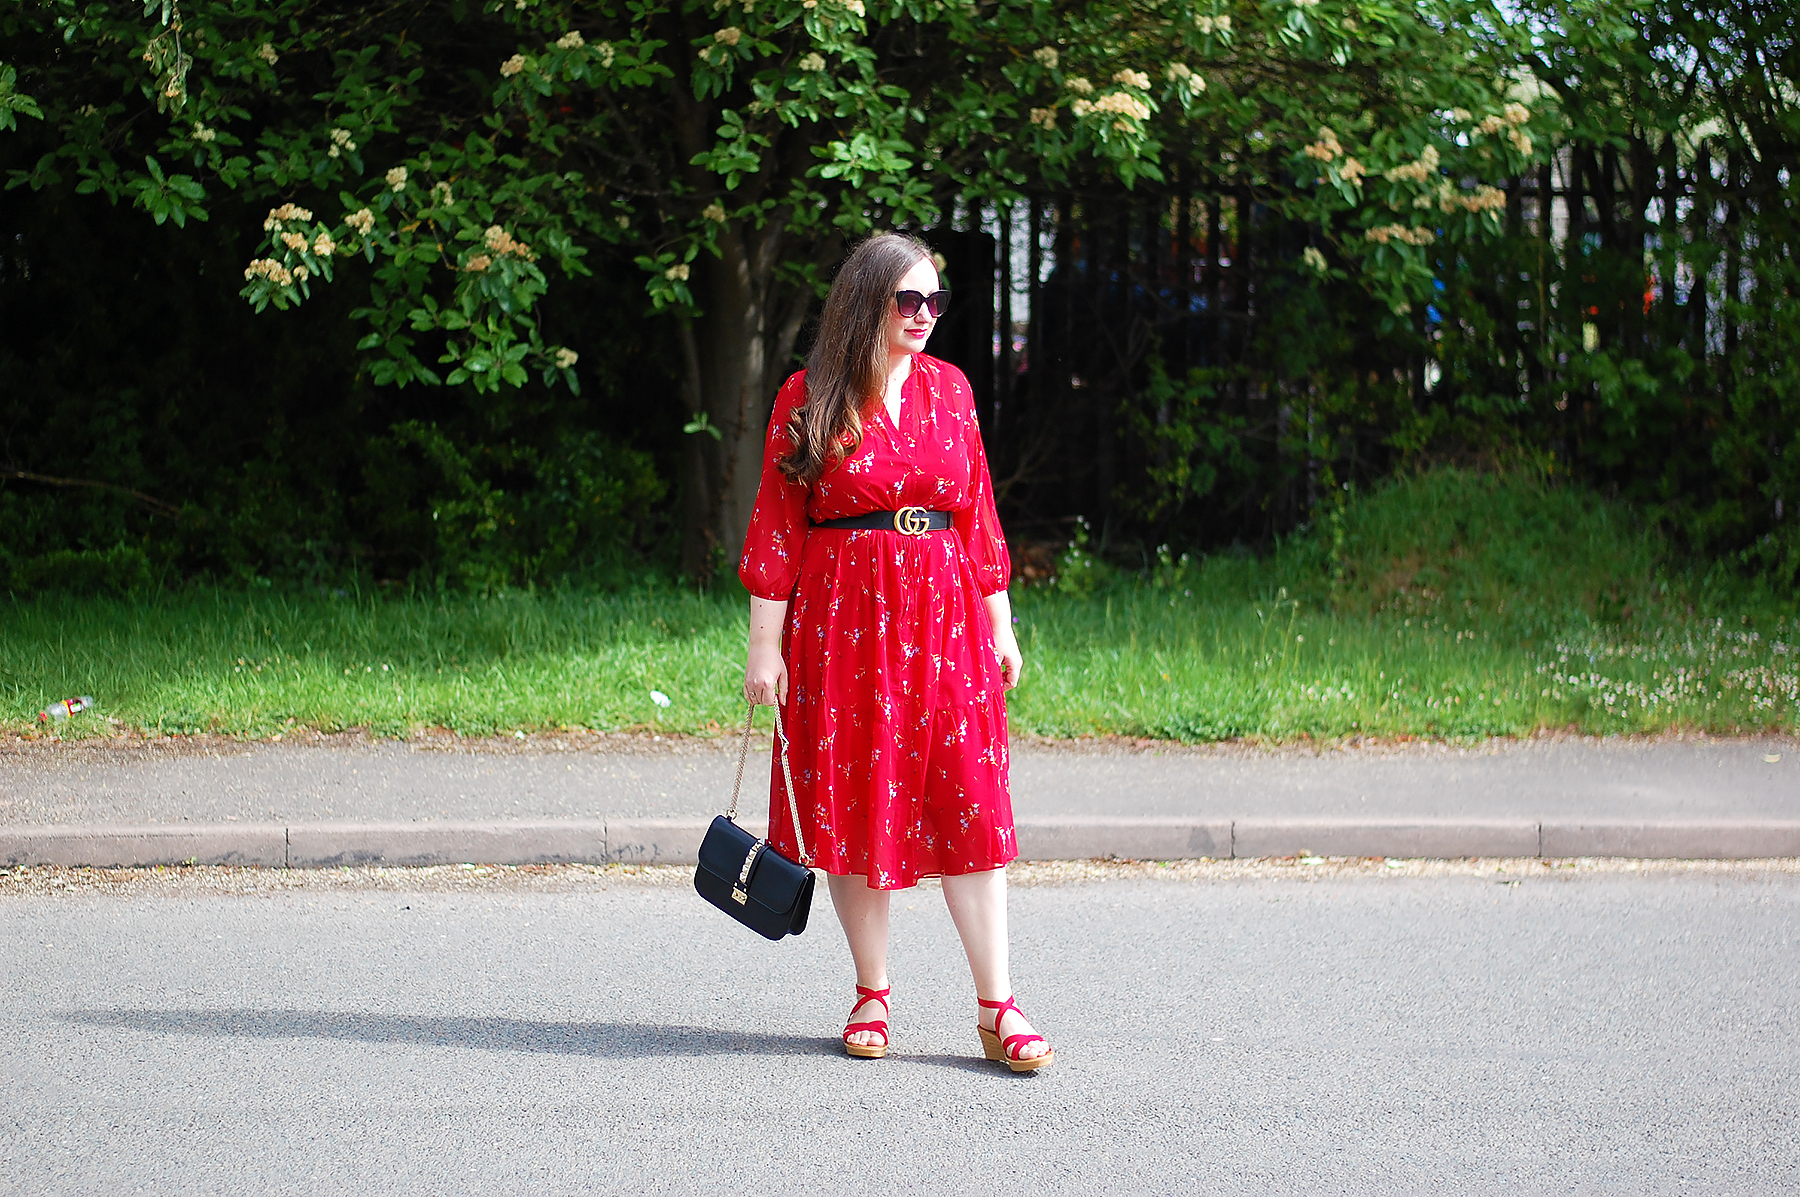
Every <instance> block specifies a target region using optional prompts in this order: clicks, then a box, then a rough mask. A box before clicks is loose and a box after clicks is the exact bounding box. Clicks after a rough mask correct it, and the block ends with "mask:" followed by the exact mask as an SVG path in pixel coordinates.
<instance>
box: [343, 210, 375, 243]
mask: <svg viewBox="0 0 1800 1197" xmlns="http://www.w3.org/2000/svg"><path fill="white" fill-rule="evenodd" d="M344 223H345V224H347V225H349V226H350V227H351V228H352V229H354V230H355V231H356V232H358V233H361V234H362V235H363V236H365V237H367V236H368V235H369V230H370V229H373V228H374V227H375V213H373V212H371V211H369V210H368V209H367V208H358V209H357V210H356V211H354V212H352V213H350V215H348V216H346V217H344Z"/></svg>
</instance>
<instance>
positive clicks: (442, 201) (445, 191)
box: [431, 182, 456, 208]
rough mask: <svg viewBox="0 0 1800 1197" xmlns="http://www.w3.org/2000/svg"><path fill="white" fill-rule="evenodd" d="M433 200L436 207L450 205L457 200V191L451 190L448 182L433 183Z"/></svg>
mask: <svg viewBox="0 0 1800 1197" xmlns="http://www.w3.org/2000/svg"><path fill="white" fill-rule="evenodd" d="M431 202H432V204H433V205H434V206H436V207H440V208H443V207H448V206H449V205H451V204H454V203H455V202H456V193H455V192H453V191H451V190H450V184H448V183H441V182H440V183H433V184H432V185H431Z"/></svg>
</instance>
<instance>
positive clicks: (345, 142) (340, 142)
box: [325, 129, 356, 158]
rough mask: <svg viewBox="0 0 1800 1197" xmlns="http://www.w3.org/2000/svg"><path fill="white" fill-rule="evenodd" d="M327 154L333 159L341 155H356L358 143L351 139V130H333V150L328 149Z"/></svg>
mask: <svg viewBox="0 0 1800 1197" xmlns="http://www.w3.org/2000/svg"><path fill="white" fill-rule="evenodd" d="M325 152H326V154H328V155H330V156H331V157H333V158H336V157H337V156H338V155H339V154H354V153H356V142H355V140H354V139H352V138H351V136H350V130H348V129H333V130H332V131H331V148H329V149H327V150H326V151H325Z"/></svg>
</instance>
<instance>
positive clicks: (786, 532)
mask: <svg viewBox="0 0 1800 1197" xmlns="http://www.w3.org/2000/svg"><path fill="white" fill-rule="evenodd" d="M805 380H806V371H804V370H802V371H800V373H798V374H796V375H794V376H793V377H792V378H790V379H788V380H787V381H786V382H785V383H783V384H782V386H781V391H780V393H779V394H777V395H776V397H775V410H774V412H773V413H772V414H771V415H770V417H769V435H768V438H767V440H765V441H764V443H763V464H762V482H761V483H760V484H759V485H758V486H757V490H756V506H755V508H753V509H752V510H751V512H750V529H749V531H748V532H747V533H745V535H744V555H743V557H742V558H741V559H740V560H739V561H738V577H739V578H740V579H742V581H743V583H744V587H745V589H747V590H749V591H750V593H751V594H754V595H755V596H756V597H758V598H765V599H774V600H776V601H777V602H786V601H787V600H788V599H789V598H791V597H793V594H794V584H795V583H796V582H798V581H799V579H800V551H801V549H802V548H804V547H805V545H806V522H807V521H806V499H807V494H808V492H807V488H806V487H804V486H802V485H800V484H799V483H798V482H791V481H789V480H788V478H787V477H786V476H785V475H784V474H782V472H781V470H780V469H779V468H778V467H777V466H776V464H775V463H776V462H777V461H779V460H780V459H781V458H783V457H786V456H787V455H788V453H789V452H790V451H791V450H792V449H793V447H794V446H793V441H792V440H791V439H790V438H789V436H788V416H789V414H790V413H791V412H792V411H793V409H794V407H795V406H796V405H797V404H798V403H800V402H801V401H802V400H803V398H804V397H805V395H806V381H805Z"/></svg>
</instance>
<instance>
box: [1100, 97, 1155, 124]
mask: <svg viewBox="0 0 1800 1197" xmlns="http://www.w3.org/2000/svg"><path fill="white" fill-rule="evenodd" d="M1094 111H1095V112H1110V113H1112V114H1113V115H1115V116H1131V117H1136V118H1137V119H1138V120H1141V121H1144V120H1149V119H1150V105H1148V104H1146V103H1144V102H1143V101H1142V100H1140V99H1138V98H1137V97H1136V96H1129V95H1126V94H1125V93H1124V92H1122V91H1115V92H1113V93H1112V94H1110V95H1104V96H1101V97H1100V98H1099V99H1098V100H1095V101H1094Z"/></svg>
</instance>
